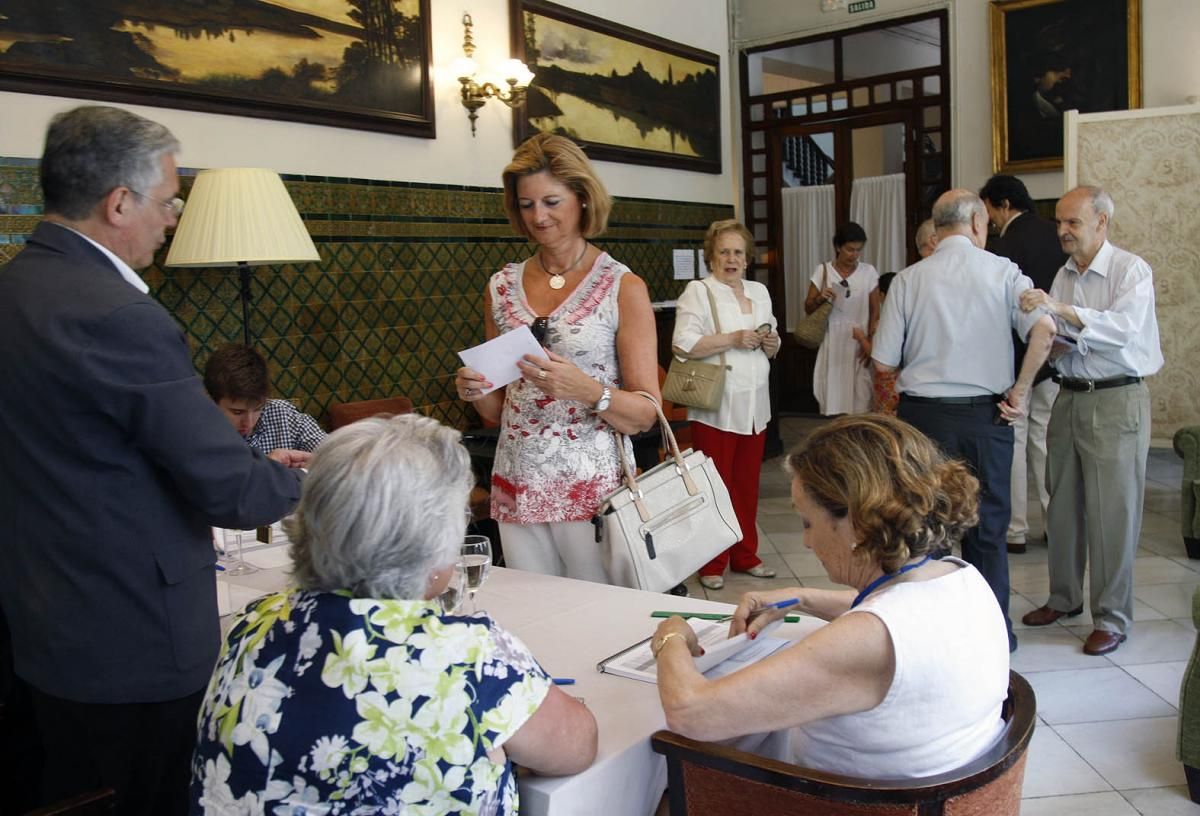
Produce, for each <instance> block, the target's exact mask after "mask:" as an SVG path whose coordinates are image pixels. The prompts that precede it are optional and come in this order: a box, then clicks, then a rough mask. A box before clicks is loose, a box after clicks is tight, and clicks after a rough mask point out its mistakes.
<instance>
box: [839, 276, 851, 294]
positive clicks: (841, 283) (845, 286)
mask: <svg viewBox="0 0 1200 816" xmlns="http://www.w3.org/2000/svg"><path fill="white" fill-rule="evenodd" d="M838 286H841V287H842V288H843V289H845V290H846V297H850V282H849V281H847V280H846V279H845V278H842V279H841V280H840V281H838Z"/></svg>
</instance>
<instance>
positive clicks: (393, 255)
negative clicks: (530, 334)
mask: <svg viewBox="0 0 1200 816" xmlns="http://www.w3.org/2000/svg"><path fill="white" fill-rule="evenodd" d="M193 176H194V171H186V170H185V171H183V178H182V179H181V185H182V188H183V192H184V195H185V196H186V192H187V190H188V189H190V187H191V179H192V177H193ZM284 182H285V184H286V186H287V188H288V190H289V192H290V193H291V195H292V199H293V201H295V202H296V206H297V209H299V211H300V213H301V216H302V217H303V219H304V221H305V224H306V226H307V227H308V229H309V232H310V233H311V234H312V235H313V238H314V241H315V243H316V245H317V250H318V252H319V253H320V257H321V260H320V261H319V262H317V263H312V264H300V265H290V264H289V265H283V266H278V267H257V268H254V269H252V270H251V293H252V295H251V305H250V320H249V325H250V331H251V335H252V338H253V342H254V345H255V347H256V348H258V349H259V350H260V351H261V352H262V353H263V355H264V356H265V357H266V358H267V359H268V361H269V363H270V365H271V369H272V372H273V379H274V385H275V390H276V393H278V394H280V395H284V396H286V397H289V398H292V399H293V400H295V401H297V403H298V404H299V405H301V407H302V408H303V409H304V410H305V411H307V412H308V413H310V414H313V415H314V416H317V417H320V418H322V419H324V414H325V411H326V409H327V408H328V407H329V406H330V405H331V404H334V403H338V402H346V401H353V400H362V399H376V398H380V397H387V396H393V395H396V394H404V395H406V396H408V397H409V398H410V399H412V401H413V404H414V405H415V406H416V407H417V409H418V410H419V411H422V412H423V413H426V414H429V415H430V416H434V417H436V418H438V419H439V420H441V421H443V422H447V423H449V424H452V425H455V426H457V427H460V428H467V427H471V426H474V425H477V424H478V418H477V417H476V416H475V414H474V410H473V409H471V408H470V407H469V406H467V405H465V404H464V403H461V402H459V401H458V399H457V398H456V396H455V393H454V383H453V380H454V370H455V369H456V368H457V367H458V365H459V362H458V358H457V356H456V352H457V351H458V350H460V349H462V348H465V347H467V346H470V345H474V344H476V343H479V342H482V340H483V321H482V311H483V296H482V292H483V289H484V287H485V285H486V283H487V280H488V277H489V276H490V275H491V274H492V273H493V272H495V271H496V270H497V269H499V268H500V267H501V266H502V265H504V264H505V263H508V262H511V261H517V260H520V259H522V258H524V257H527V256H528V255H529V254H530V253H531V252H532V251H533V249H534V247H533V246H532V245H530V244H529V243H528V242H526V241H525V239H523V238H521V237H519V236H516V235H514V233H513V230H512V228H511V227H510V226H509V224H508V219H507V218H506V217H505V215H504V210H503V199H502V195H501V191H500V190H499V189H498V188H479V187H454V186H448V185H421V184H409V183H403V182H388V181H372V180H361V179H327V178H321V177H312V176H284ZM40 212H41V198H40V191H39V189H38V181H37V163H36V161H30V160H27V159H5V158H3V157H0V262H6V261H7V260H9V259H10V258H12V257H13V256H15V255H16V253H17V252H18V251H20V248H21V244H22V243H23V241H24V239H25V237H26V236H27V235H28V234H29V233H30V232H32V231H33V228H34V226H35V225H36V223H37V221H38V218H39V214H40ZM732 215H733V208H732V207H728V206H723V205H712V204H691V203H687V202H678V201H659V200H652V199H617V200H616V201H615V202H614V207H613V213H612V216H611V218H610V219H609V230H608V232H607V234H606V235H604V236H602V237H600V238H599V239H598V240H596V241H595V243H596V244H597V245H598V246H600V247H601V248H603V249H605V250H606V251H608V252H609V253H610V254H611V255H612V256H613V257H615V258H617V259H618V260H620V261H622V262H623V263H625V264H627V265H628V266H629V267H630V268H631V269H633V270H634V271H635V272H636V273H638V274H639V275H641V276H642V278H644V279H645V281H646V284H647V286H648V287H649V290H650V294H651V298H652V299H654V300H668V299H673V298H675V297H677V296H678V295H679V293H680V292H681V291H682V289H683V282H680V281H675V280H673V279H672V274H671V250H672V249H676V248H693V247H699V246H700V244H701V242H702V240H703V237H704V230H705V229H706V228H707V226H708V224H709V223H710V222H712V221H714V220H717V219H721V218H730V217H732ZM166 249H167V247H164V248H163V250H162V252H161V253H160V254H159V256H158V258H157V259H156V261H155V264H154V265H153V266H151V267H150V268H148V269H146V270H145V271H144V272H143V273H142V275H143V277H144V278H145V280H146V282H147V283H148V284H149V285H150V288H151V293H152V294H153V295H154V296H155V297H156V298H158V300H159V301H160V302H161V303H162V304H163V305H164V306H165V307H166V308H167V309H168V310H169V311H171V312H172V313H173V314H174V315H175V317H176V318H177V319H178V320H179V321H180V323H182V324H183V326H184V327H185V330H186V332H187V334H188V337H189V340H190V341H191V345H192V350H193V358H194V359H195V361H196V363H197V366H198V367H201V366H202V365H203V363H204V362H205V361H206V360H207V359H208V356H209V354H210V353H211V352H212V350H213V349H215V348H216V347H217V346H219V345H221V344H223V343H227V342H240V341H241V338H242V327H243V323H242V307H241V300H240V295H239V293H240V286H239V283H238V275H237V271H236V270H233V269H180V268H169V267H165V266H164V265H163V262H164V260H165V258H166ZM0 274H2V273H0Z"/></svg>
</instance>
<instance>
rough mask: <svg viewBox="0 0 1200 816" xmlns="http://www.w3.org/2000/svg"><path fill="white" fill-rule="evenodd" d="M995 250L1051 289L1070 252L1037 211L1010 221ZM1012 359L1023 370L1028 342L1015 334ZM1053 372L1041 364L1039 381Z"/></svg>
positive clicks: (1041, 286)
mask: <svg viewBox="0 0 1200 816" xmlns="http://www.w3.org/2000/svg"><path fill="white" fill-rule="evenodd" d="M992 252H994V253H996V254H997V255H1000V256H1001V257H1004V258H1008V259H1009V260H1010V261H1012V262H1013V263H1015V264H1016V265H1017V266H1018V267H1019V268H1020V270H1021V271H1022V272H1024V273H1025V274H1026V275H1028V276H1029V279H1030V280H1032V281H1033V285H1034V287H1036V288H1038V289H1041V290H1042V291H1044V292H1049V291H1050V284H1052V283H1054V276H1055V275H1057V274H1058V270H1059V269H1060V268H1061V267H1062V265H1063V264H1065V263H1066V262H1067V253H1065V252H1063V251H1062V245H1061V244H1060V243H1059V242H1058V228H1057V227H1055V226H1054V224H1053V223H1052V222H1050V221H1047V220H1046V219H1044V218H1042V217H1041V216H1039V215H1038V214H1037V213H1035V212H1026V213H1023V214H1021V215H1019V216H1017V218H1015V219H1014V220H1012V221H1010V222H1008V229H1006V230H1005V231H1004V235H1002V236H1000V237H999V238H997V239H996V240H995V245H994V248H993V249H992ZM1013 350H1014V354H1013V360H1014V361H1015V363H1016V372H1017V373H1020V371H1021V360H1022V359H1024V357H1025V344H1024V343H1022V342H1021V340H1020V338H1018V337H1017V336H1016V334H1013ZM1051 373H1053V372H1052V371H1051V369H1050V367H1049V366H1048V365H1045V366H1042V370H1041V371H1039V372H1038V375H1037V380H1036V382H1041V381H1042V380H1044V379H1046V378H1047V377H1049V376H1050V375H1051Z"/></svg>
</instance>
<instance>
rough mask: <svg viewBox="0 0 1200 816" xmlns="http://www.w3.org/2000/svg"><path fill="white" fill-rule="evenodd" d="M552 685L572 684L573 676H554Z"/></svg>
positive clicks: (573, 681) (573, 682)
mask: <svg viewBox="0 0 1200 816" xmlns="http://www.w3.org/2000/svg"><path fill="white" fill-rule="evenodd" d="M554 685H556V686H573V685H575V678H574V677H555V678H554Z"/></svg>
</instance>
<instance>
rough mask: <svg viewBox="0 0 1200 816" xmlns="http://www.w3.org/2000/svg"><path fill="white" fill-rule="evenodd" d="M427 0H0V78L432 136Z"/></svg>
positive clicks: (146, 101) (44, 88) (2, 84)
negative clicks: (222, 0) (227, 0)
mask: <svg viewBox="0 0 1200 816" xmlns="http://www.w3.org/2000/svg"><path fill="white" fill-rule="evenodd" d="M430 53H431V48H430V31H429V0H278V2H266V1H265V0H240V2H230V3H211V2H205V0H177V1H176V2H167V3H164V2H158V0H60V2H54V3H47V2H38V0H0V89H4V90H11V91H23V92H27V93H41V94H55V95H60V96H79V97H85V98H88V99H99V100H110V101H118V102H130V103H137V104H143V105H158V106H161V107H172V108H185V109H189V110H200V111H206V112H209V113H226V114H234V115H241V116H255V117H260V118H268V119H284V120H291V121H298V122H308V123H311V124H318V125H333V126H337V127H347V128H356V129H362V130H378V131H386V132H391V133H402V134H407V135H412V136H424V137H429V138H432V137H433V136H434V119H433V93H432V86H431V78H430Z"/></svg>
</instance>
